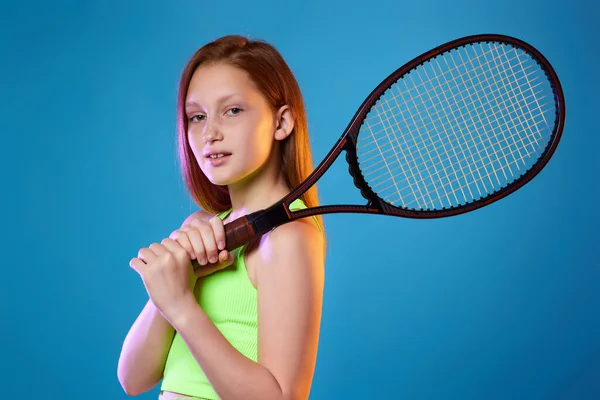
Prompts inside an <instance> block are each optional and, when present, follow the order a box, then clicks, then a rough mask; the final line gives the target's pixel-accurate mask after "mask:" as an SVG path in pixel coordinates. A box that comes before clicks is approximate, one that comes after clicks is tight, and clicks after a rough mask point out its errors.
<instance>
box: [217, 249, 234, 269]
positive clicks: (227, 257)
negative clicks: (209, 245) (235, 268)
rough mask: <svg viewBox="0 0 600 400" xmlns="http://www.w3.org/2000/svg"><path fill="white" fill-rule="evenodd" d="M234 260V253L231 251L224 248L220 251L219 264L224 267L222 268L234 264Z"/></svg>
mask: <svg viewBox="0 0 600 400" xmlns="http://www.w3.org/2000/svg"><path fill="white" fill-rule="evenodd" d="M233 261H234V259H233V254H231V252H230V251H227V250H222V251H221V252H220V253H219V266H220V267H222V268H224V267H227V266H229V265H231V264H233Z"/></svg>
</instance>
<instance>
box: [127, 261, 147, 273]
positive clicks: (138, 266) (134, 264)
mask: <svg viewBox="0 0 600 400" xmlns="http://www.w3.org/2000/svg"><path fill="white" fill-rule="evenodd" d="M129 266H130V267H131V269H133V270H134V271H135V272H137V273H138V274H141V273H142V272H141V271H142V270H143V269H144V267H145V266H146V263H144V262H143V261H142V260H140V259H139V258H137V257H136V258H132V259H131V260H129Z"/></svg>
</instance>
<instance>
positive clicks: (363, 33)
mask: <svg viewBox="0 0 600 400" xmlns="http://www.w3.org/2000/svg"><path fill="white" fill-rule="evenodd" d="M599 17H600V13H599V12H598V6H597V5H595V4H594V3H593V2H591V1H573V0H571V1H569V2H566V1H558V0H552V1H534V0H519V1H452V2H442V1H437V2H432V1H420V2H400V1H369V2H352V1H329V2H324V3H322V4H319V3H318V2H316V1H313V2H308V1H307V2H293V3H284V2H266V1H250V2H239V1H227V2H218V1H213V2H201V1H196V2H193V1H179V2H169V3H168V2H159V1H129V2H121V1H93V2H83V1H78V2H75V1H73V2H66V1H60V2H41V1H30V2H22V3H21V4H20V5H17V4H16V2H12V3H11V2H3V3H2V6H1V8H0V56H1V57H2V62H1V63H0V90H1V96H0V102H1V103H0V132H1V134H2V136H1V137H2V145H1V146H0V163H1V164H0V171H1V173H2V186H1V190H2V196H1V197H0V198H1V200H0V201H1V202H2V209H3V217H2V229H1V232H2V233H1V234H2V240H1V246H2V252H1V254H0V260H1V261H0V263H1V265H2V269H1V278H0V296H2V297H1V303H0V304H1V307H2V310H1V311H2V318H1V319H0V321H1V322H0V334H1V335H2V336H1V339H2V340H1V342H0V343H1V346H2V349H1V358H2V360H1V362H0V381H1V382H2V384H1V387H2V389H1V390H2V397H3V398H9V397H10V396H15V395H17V394H20V395H21V396H22V397H19V398H24V399H33V398H36V396H37V395H43V396H44V397H45V398H79V396H80V395H81V394H82V393H85V395H84V397H85V398H86V399H89V400H92V399H125V398H127V396H126V395H125V394H124V392H123V391H122V389H121V388H120V386H119V382H118V380H117V375H116V367H117V360H118V356H119V352H120V350H121V344H122V341H123V338H124V337H125V335H126V333H127V331H128V329H129V327H130V325H131V323H132V322H133V320H134V319H135V317H136V316H137V314H138V313H139V311H140V310H141V308H142V306H143V304H144V303H145V302H146V299H147V295H146V292H145V290H144V287H143V285H142V282H141V280H140V279H139V277H138V275H137V274H136V273H135V272H134V271H132V270H131V269H130V268H129V266H128V261H129V260H130V259H131V258H132V257H134V256H135V255H136V254H137V250H138V249H139V248H140V247H144V246H147V245H149V244H150V243H152V242H153V241H158V240H161V239H162V238H164V237H165V236H167V235H168V234H169V233H170V232H171V231H173V230H174V229H176V228H177V227H178V226H179V224H180V223H181V221H182V220H183V218H185V217H186V216H187V215H188V214H189V213H190V212H191V211H193V210H195V209H196V207H195V205H194V204H193V202H192V201H191V200H190V197H189V196H188V194H187V192H186V191H185V188H184V185H183V183H182V180H181V178H180V175H179V171H178V166H177V165H178V164H177V163H178V161H177V158H176V152H175V98H176V89H177V82H178V79H179V75H180V72H181V70H182V68H183V66H184V64H185V62H186V61H187V59H188V57H190V56H191V54H192V53H193V52H194V51H195V50H196V49H197V48H198V47H200V46H201V45H203V44H204V43H206V42H208V41H210V40H212V39H215V38H217V37H219V36H221V35H225V34H229V33H240V34H245V35H250V36H251V37H255V38H261V39H266V40H267V41H269V42H271V43H273V44H274V45H275V46H276V47H277V48H278V49H279V50H280V51H281V52H282V54H283V55H284V57H285V58H286V60H287V61H288V62H289V64H290V66H291V67H292V69H293V71H294V72H295V74H296V76H297V79H298V81H299V82H300V85H301V87H302V90H303V92H304V95H305V100H306V104H307V110H308V116H309V124H310V129H311V135H312V142H313V145H314V155H315V161H319V160H320V159H321V158H322V157H323V156H324V155H325V154H326V152H327V151H328V150H329V148H330V147H331V145H332V144H333V143H334V142H335V140H337V138H338V137H339V135H340V134H341V132H342V131H343V129H344V128H345V127H346V125H347V123H348V121H349V120H350V118H351V117H352V116H353V114H354V112H355V110H356V108H357V107H358V106H359V105H360V103H361V102H362V101H363V99H364V98H365V96H366V95H367V94H368V93H369V92H370V91H371V90H372V89H373V87H374V86H375V85H377V84H378V83H379V82H380V81H381V80H382V79H383V78H384V77H386V76H387V75H388V74H389V73H390V72H391V71H392V70H394V69H395V68H397V67H398V66H400V65H402V64H404V63H405V62H407V61H409V60H410V59H412V58H413V57H415V56H417V55H419V54H421V53H423V52H425V51H427V50H429V49H430V48H432V47H434V46H437V45H439V44H441V43H443V42H446V41H449V40H451V39H455V38H458V37H460V36H464V35H470V34H475V33H501V34H508V35H512V36H516V37H519V38H521V39H523V40H525V41H527V42H529V43H531V44H532V45H534V46H535V47H537V48H538V49H539V50H540V51H541V52H542V53H543V54H545V55H546V57H547V58H548V59H549V60H550V62H551V63H552V64H553V65H554V67H555V69H556V71H557V73H558V75H559V77H560V79H561V81H562V83H563V86H564V92H565V96H566V103H567V122H566V129H565V131H564V137H563V140H562V142H561V144H560V146H559V148H558V150H557V152H556V154H555V156H554V158H553V159H552V160H551V161H550V163H549V164H548V166H547V168H546V169H544V170H543V171H542V172H541V174H540V175H538V177H537V178H536V179H535V180H534V181H532V182H531V183H529V184H528V185H526V186H525V187H524V188H523V189H522V190H520V191H518V192H516V193H514V194H513V195H512V196H510V197H508V198H505V199H503V200H502V201H500V202H497V203H494V204H493V205H492V206H490V207H487V208H485V209H481V210H478V211H475V212H473V213H470V214H465V215H461V216H457V217H453V218H446V219H441V220H429V221H418V220H408V219H401V218H391V217H376V216H361V215H359V216H356V215H341V214H337V215H329V216H326V217H325V221H326V227H327V229H328V238H329V250H328V260H327V275H326V293H325V303H324V314H323V323H322V332H321V342H320V348H319V357H318V364H317V370H316V375H315V380H314V385H313V391H312V396H311V399H331V398H344V399H359V398H360V399H363V398H407V399H598V398H600V339H599V338H600V323H599V316H600V290H599V286H600V268H599V264H600V263H599V262H598V260H597V256H596V249H597V245H596V242H597V238H598V223H599V222H600V219H599V217H598V207H597V204H596V201H597V199H598V172H599V168H598V161H597V160H598V156H597V152H596V149H597V148H598V145H599V144H600V143H599V140H598V130H597V124H595V123H594V122H593V121H595V120H596V119H597V116H598V111H597V105H598V101H597V93H598V89H600V88H599V87H598V86H599V85H598V75H597V68H598V62H599V51H598V50H600V49H599V46H598V44H597V42H595V41H594V40H593V39H592V37H593V36H596V37H598V36H599V35H600V31H599V29H598V21H600V18H599ZM338 181H340V183H338ZM334 182H335V184H334ZM342 187H343V188H342ZM320 193H321V199H322V202H323V203H334V202H337V201H348V200H347V199H348V198H349V199H350V200H355V201H359V202H361V203H362V198H361V197H360V196H357V195H356V194H355V193H356V192H355V189H354V187H353V185H352V183H351V180H350V179H349V178H347V177H346V167H345V166H344V163H343V159H340V160H338V163H336V164H335V165H334V167H333V169H332V170H331V173H330V174H328V176H327V177H326V178H324V180H323V182H322V184H321V185H320ZM348 226H352V228H348ZM157 393H158V390H157V389H155V390H153V391H152V392H150V393H146V394H144V395H141V396H139V398H140V399H155V398H156V395H157Z"/></svg>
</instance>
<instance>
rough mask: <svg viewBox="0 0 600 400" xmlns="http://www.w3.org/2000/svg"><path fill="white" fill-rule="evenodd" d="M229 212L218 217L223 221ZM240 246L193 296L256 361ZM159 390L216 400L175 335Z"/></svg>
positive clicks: (254, 308) (251, 300) (252, 304)
mask: <svg viewBox="0 0 600 400" xmlns="http://www.w3.org/2000/svg"><path fill="white" fill-rule="evenodd" d="M301 208H306V206H305V204H304V203H303V202H302V200H300V199H297V200H295V201H293V202H292V203H291V204H290V209H301ZM230 212H231V210H229V211H226V212H223V213H221V214H219V218H221V219H224V218H225V217H227V215H229V213H230ZM246 247H247V246H242V247H240V248H239V249H236V250H234V251H233V252H232V255H233V257H234V262H233V264H232V265H231V266H229V267H227V268H225V269H222V270H220V271H218V272H215V273H213V274H211V275H207V276H205V277H202V278H200V279H199V280H198V284H197V285H196V288H195V290H194V294H195V296H196V299H197V300H198V303H199V304H200V307H202V309H203V310H204V312H205V313H206V315H207V316H208V317H209V318H210V320H211V321H212V322H213V323H214V324H215V326H216V327H217V328H218V329H219V331H220V332H221V333H222V334H223V336H225V338H226V339H227V340H228V341H229V343H231V344H232V345H233V347H235V348H236V349H237V350H238V351H239V352H241V353H242V354H244V355H245V356H246V357H248V358H249V359H251V360H253V361H255V362H256V361H257V360H258V304H257V291H256V288H255V287H254V285H252V282H251V281H250V278H249V277H248V272H247V270H246V265H245V263H244V252H245V250H246ZM161 389H162V390H164V391H170V392H175V393H181V394H185V395H187V396H194V397H199V398H202V399H210V400H213V399H214V400H217V399H218V398H219V397H218V395H217V393H216V392H215V391H214V390H213V388H212V386H211V384H210V382H209V381H208V379H207V378H206V376H205V375H204V373H203V372H202V369H201V368H200V366H199V365H198V363H197V361H196V359H195V358H194V357H193V356H192V354H191V352H190V351H189V349H188V348H187V345H186V344H185V342H184V341H183V339H182V338H181V336H179V335H178V334H177V332H175V336H174V338H173V342H172V344H171V348H170V350H169V354H168V355H167V360H166V363H165V368H164V373H163V381H162V384H161Z"/></svg>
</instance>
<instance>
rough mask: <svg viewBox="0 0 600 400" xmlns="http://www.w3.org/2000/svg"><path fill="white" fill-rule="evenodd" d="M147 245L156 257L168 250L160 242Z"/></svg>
mask: <svg viewBox="0 0 600 400" xmlns="http://www.w3.org/2000/svg"><path fill="white" fill-rule="evenodd" d="M149 247H150V250H152V252H153V253H154V254H155V255H156V256H157V257H159V256H161V255H163V254H165V253H166V252H167V251H168V250H167V249H166V248H165V246H163V245H162V244H160V243H152V244H151V245H150V246H149Z"/></svg>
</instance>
